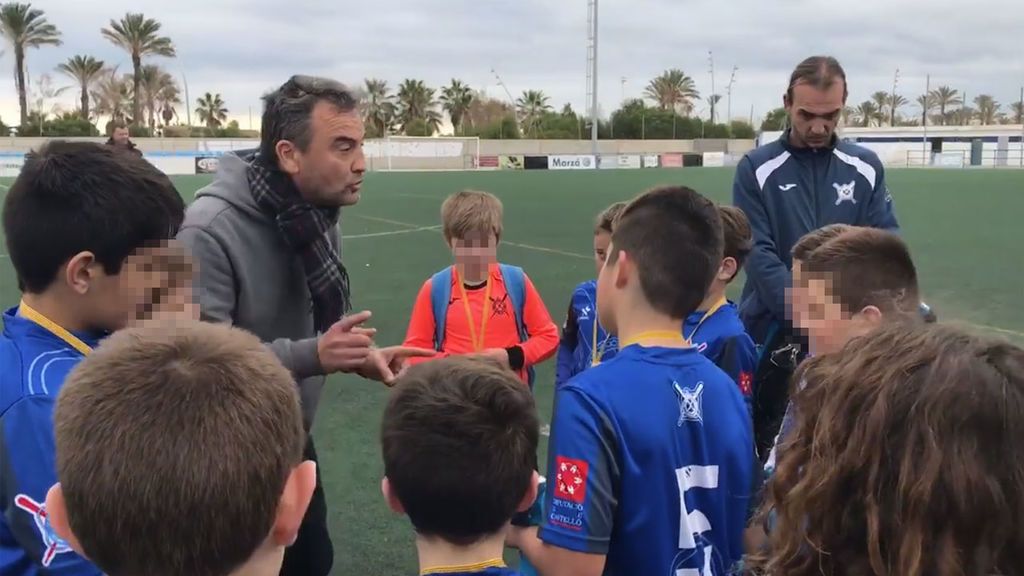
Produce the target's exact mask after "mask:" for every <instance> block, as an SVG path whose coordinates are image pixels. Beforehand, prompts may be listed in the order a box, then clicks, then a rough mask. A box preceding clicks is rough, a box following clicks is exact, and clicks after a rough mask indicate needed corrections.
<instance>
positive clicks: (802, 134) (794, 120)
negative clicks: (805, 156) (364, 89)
mask: <svg viewBox="0 0 1024 576" xmlns="http://www.w3.org/2000/svg"><path fill="white" fill-rule="evenodd" d="M845 90H846V86H845V84H844V83H843V82H838V81H837V82H835V83H833V84H832V86H831V87H829V88H828V89H827V90H821V89H818V88H815V87H814V86H810V85H808V84H797V85H796V86H794V87H793V96H792V98H790V97H789V96H788V95H787V96H786V97H785V98H784V100H783V102H784V103H785V105H786V111H787V112H788V113H789V123H790V126H791V127H792V129H791V131H790V134H791V136H790V138H791V139H792V143H793V144H794V145H796V146H797V147H800V148H824V147H826V146H828V145H829V144H830V143H831V142H832V135H833V134H835V131H836V124H838V123H839V118H840V115H841V114H842V111H843V105H844V104H845V103H846V100H845V98H844V97H843V95H844V91H845Z"/></svg>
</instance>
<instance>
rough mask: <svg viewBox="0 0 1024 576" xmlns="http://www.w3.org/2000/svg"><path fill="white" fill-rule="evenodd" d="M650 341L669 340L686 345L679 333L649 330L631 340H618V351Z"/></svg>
mask: <svg viewBox="0 0 1024 576" xmlns="http://www.w3.org/2000/svg"><path fill="white" fill-rule="evenodd" d="M652 340H670V341H679V342H683V343H687V344H688V342H687V341H686V339H685V338H683V335H682V334H680V333H679V332H673V331H671V330H651V331H650V332H641V333H639V334H637V335H636V336H633V337H632V338H629V339H627V340H619V350H624V349H625V348H626V347H628V346H632V345H633V344H640V345H645V343H646V342H650V341H652Z"/></svg>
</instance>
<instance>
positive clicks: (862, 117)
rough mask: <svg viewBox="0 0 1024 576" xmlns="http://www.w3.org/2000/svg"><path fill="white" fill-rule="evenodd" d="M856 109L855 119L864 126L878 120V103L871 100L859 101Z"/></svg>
mask: <svg viewBox="0 0 1024 576" xmlns="http://www.w3.org/2000/svg"><path fill="white" fill-rule="evenodd" d="M856 110H857V111H856V116H857V121H858V122H859V123H860V125H861V126H863V127H865V128H867V127H868V126H871V123H872V122H874V121H877V120H878V105H877V104H875V102H874V101H873V100H865V101H863V102H861V103H860V106H857V109H856Z"/></svg>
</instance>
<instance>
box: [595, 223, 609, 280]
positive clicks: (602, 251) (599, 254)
mask: <svg viewBox="0 0 1024 576" xmlns="http://www.w3.org/2000/svg"><path fill="white" fill-rule="evenodd" d="M611 243H612V235H611V233H610V232H605V231H604V230H601V231H599V232H598V233H597V234H594V264H595V265H596V266H597V273H598V274H600V273H601V268H603V267H604V259H605V257H606V256H607V255H608V246H609V245H610V244H611Z"/></svg>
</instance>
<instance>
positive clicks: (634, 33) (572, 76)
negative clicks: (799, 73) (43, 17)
mask: <svg viewBox="0 0 1024 576" xmlns="http://www.w3.org/2000/svg"><path fill="white" fill-rule="evenodd" d="M34 4H35V5H36V7H38V8H42V9H44V10H45V11H46V14H47V16H48V18H49V20H50V21H51V22H52V23H54V24H56V25H57V26H58V27H59V28H60V30H61V31H62V32H63V35H64V36H63V39H64V45H63V46H60V47H56V48H54V47H44V48H42V49H39V50H32V51H30V52H29V53H28V56H27V63H28V69H29V72H30V75H31V77H32V78H33V79H36V78H38V77H39V76H40V75H42V74H43V73H51V74H52V75H53V79H54V81H55V82H56V83H57V84H58V85H64V84H70V81H68V80H66V79H64V78H63V77H61V76H60V75H59V74H56V73H54V72H53V69H54V67H55V66H56V65H57V64H58V63H59V62H61V61H63V60H65V59H66V58H67V57H68V56H71V55H72V54H78V53H80V54H92V55H94V56H96V57H98V58H101V59H103V60H104V61H106V62H107V63H108V64H118V65H120V66H121V70H130V68H131V62H130V59H129V58H128V56H127V55H126V54H125V53H123V52H121V51H120V50H119V49H118V48H116V47H114V46H113V45H111V44H110V43H109V42H107V41H106V40H105V39H103V37H102V36H101V35H100V32H99V31H100V28H101V27H103V26H105V25H106V24H107V23H108V21H109V20H110V18H111V17H120V16H121V15H123V14H124V13H125V12H126V11H128V10H132V11H141V12H144V13H145V14H146V15H147V16H149V17H153V18H156V19H158V20H160V21H161V22H162V23H163V32H164V33H165V34H166V35H168V36H170V37H171V39H172V40H173V41H174V44H175V46H176V47H177V50H178V58H176V59H173V60H165V59H154V61H155V62H158V63H160V64H162V65H164V66H165V67H167V69H168V70H169V71H171V72H172V73H174V74H175V75H177V76H178V77H179V78H181V77H182V76H184V77H187V80H188V88H189V95H190V96H191V98H192V100H193V108H194V101H195V99H196V98H197V97H198V96H199V95H200V94H201V93H203V92H207V91H210V92H220V93H221V94H222V95H223V97H224V99H225V100H226V102H227V105H228V108H229V109H230V112H231V116H232V117H234V118H237V119H238V120H239V123H240V124H241V125H242V127H243V128H246V127H248V125H249V110H250V108H251V110H252V115H253V124H255V125H258V123H259V122H258V115H259V96H260V94H261V93H263V92H264V91H266V90H267V89H269V88H271V87H273V86H275V85H277V84H280V83H281V82H282V81H284V80H285V79H286V78H287V77H288V76H289V75H290V74H294V73H305V74H319V75H326V76H332V77H334V78H337V79H339V80H343V81H346V82H352V83H359V82H361V81H362V79H363V78H366V77H378V78H383V79H385V80H387V81H388V82H389V83H390V84H391V85H392V86H395V85H396V84H398V83H399V82H400V81H401V80H402V79H404V78H421V79H424V80H426V82H427V83H428V84H429V85H431V86H435V87H436V86H439V85H441V84H445V83H447V82H448V81H449V80H450V79H451V78H453V77H455V78H460V79H462V80H463V81H465V82H467V83H469V84H470V85H472V86H473V87H475V88H482V89H484V90H485V91H486V92H487V93H488V94H490V95H492V96H495V97H499V98H506V96H505V92H504V90H502V89H501V88H500V86H499V85H498V82H497V80H496V79H495V76H494V74H493V73H492V69H493V70H495V71H497V73H498V74H500V76H501V78H502V80H504V83H505V84H506V85H507V87H508V89H509V91H511V93H512V95H513V96H518V95H519V94H520V93H521V92H522V91H523V90H527V89H540V90H543V91H544V92H545V93H546V94H548V95H549V96H550V97H551V103H552V104H553V105H555V106H556V107H561V105H562V104H564V103H566V102H569V103H571V104H572V105H573V107H574V108H576V109H577V110H583V109H585V102H584V101H585V99H586V37H587V28H586V21H587V2H586V0H515V1H509V0H502V1H492V0H375V1H367V2H356V1H342V2H331V1H327V0H319V1H313V0H287V1H282V0H205V1H199V0H175V1H171V2H169V1H167V0H132V1H122V0H105V1H104V2H103V3H97V2H83V1H81V0H45V1H41V0H36V2H34ZM99 6H102V8H100V7H99ZM1022 30H1024V4H1022V0H988V1H987V2H984V3H981V4H977V7H975V8H971V7H969V4H966V3H964V2H963V1H962V0H860V1H859V2H854V3H842V4H840V3H837V2H834V1H828V0H727V1H723V0H600V37H599V40H600V54H599V60H600V62H599V80H600V88H599V91H598V92H599V98H600V103H601V109H602V110H603V111H604V113H606V114H607V113H608V112H609V111H610V110H612V109H614V108H615V107H617V106H618V103H619V102H620V101H621V100H622V98H623V95H625V96H626V97H627V98H628V97H636V96H639V95H640V94H641V93H642V91H643V88H644V86H645V85H646V83H647V82H648V81H649V80H650V78H652V77H653V76H655V75H657V74H658V73H660V72H661V71H662V70H664V69H666V68H670V67H677V68H681V69H683V70H684V71H685V72H686V73H687V74H689V75H690V76H692V77H693V78H694V79H695V80H696V82H697V86H698V88H699V89H700V91H701V93H702V94H704V95H706V94H709V93H711V75H710V73H709V63H708V51H709V50H710V51H712V52H713V54H714V64H715V90H716V92H719V93H722V94H724V93H725V85H726V84H728V82H729V76H730V72H731V71H732V68H733V66H737V67H738V68H739V71H738V72H737V73H736V81H735V84H734V86H733V96H732V106H731V109H732V114H733V116H734V117H738V116H744V117H745V116H749V115H750V112H751V107H753V111H754V116H755V117H759V116H761V115H762V114H764V113H765V111H767V110H769V109H770V108H772V107H775V106H778V105H779V104H780V101H781V94H782V92H783V91H784V90H785V86H786V81H787V79H788V74H789V72H790V71H791V70H792V68H793V66H794V65H795V64H796V63H797V62H798V61H799V60H801V59H802V58H803V57H805V56H808V55H811V54H815V53H828V54H832V55H835V56H836V57H838V58H839V59H840V61H841V62H842V63H843V65H844V66H845V67H846V70H847V74H848V76H849V79H850V91H851V96H850V99H851V103H857V102H860V101H862V100H865V99H867V97H868V95H869V94H871V93H872V92H874V91H876V90H891V88H892V82H893V75H894V72H895V71H896V69H897V68H899V69H900V79H899V88H898V91H899V92H900V93H902V94H904V95H906V96H907V97H908V99H909V100H911V101H912V100H913V99H914V97H915V96H916V95H918V94H921V93H923V92H924V88H925V76H926V74H931V82H932V87H935V86H937V85H940V84H946V85H949V86H952V87H954V88H956V89H958V90H961V91H962V92H963V91H966V92H967V94H968V98H969V99H973V97H974V96H975V95H977V94H979V93H989V94H992V95H993V96H994V97H995V98H996V100H998V101H999V102H1002V103H1004V104H1005V103H1008V102H1011V101H1015V100H1017V99H1018V98H1019V94H1020V93H1019V90H1020V86H1021V85H1024V51H1022V50H1024V48H1022V45H1024V44H1022V43H1024V39H1022V38H1024V37H1022V36H1021V34H1022V32H1021V31H1022ZM2 59H3V60H4V61H6V64H2V66H3V67H4V69H7V70H10V69H11V67H13V56H12V51H11V50H9V49H8V50H6V52H5V54H4V55H3V56H2ZM5 76H7V75H5ZM7 78H10V76H7ZM623 78H624V79H625V83H623ZM63 102H64V104H63V105H64V106H65V107H66V108H68V109H70V108H73V107H74V105H75V104H74V102H75V101H74V96H73V95H71V94H70V93H69V94H68V95H67V96H65V97H64V98H63ZM725 106H726V102H725V101H724V100H723V107H722V108H721V111H722V113H725V111H726V110H725ZM700 108H701V106H698V110H700ZM910 111H911V109H910V108H909V107H908V110H907V111H906V112H907V113H909V112H910ZM703 113H704V115H706V114H707V111H706V109H705V110H704V112H703ZM181 114H182V116H184V113H183V111H181ZM17 115H18V114H17V95H16V92H15V90H14V82H13V80H6V81H0V117H2V118H3V120H5V121H7V122H12V121H15V122H16V119H17Z"/></svg>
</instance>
